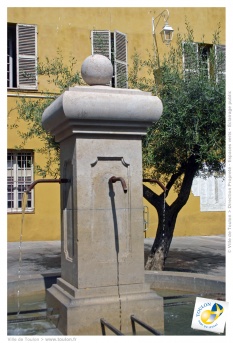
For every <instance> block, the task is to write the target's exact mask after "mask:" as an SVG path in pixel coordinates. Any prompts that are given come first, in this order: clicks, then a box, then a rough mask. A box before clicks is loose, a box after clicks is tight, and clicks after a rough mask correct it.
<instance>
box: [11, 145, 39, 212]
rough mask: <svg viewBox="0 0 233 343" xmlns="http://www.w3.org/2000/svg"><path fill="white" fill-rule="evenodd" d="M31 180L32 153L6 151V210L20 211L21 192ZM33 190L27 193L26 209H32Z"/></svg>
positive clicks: (28, 210)
mask: <svg viewBox="0 0 233 343" xmlns="http://www.w3.org/2000/svg"><path fill="white" fill-rule="evenodd" d="M32 182H33V153H32V152H31V151H20V152H18V151H13V150H12V151H8V153H7V210H8V212H12V213H14V212H21V211H22V200H23V193H24V192H25V191H26V190H27V186H29V185H30V184H31V183H32ZM33 205H34V204H33V191H31V192H30V193H29V194H28V200H27V205H26V211H27V212H31V211H33V207H34V206H33Z"/></svg>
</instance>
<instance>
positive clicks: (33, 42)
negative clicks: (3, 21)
mask: <svg viewBox="0 0 233 343" xmlns="http://www.w3.org/2000/svg"><path fill="white" fill-rule="evenodd" d="M36 69H37V27H36V26H35V25H25V24H8V25H7V87H8V88H24V89H37V71H36Z"/></svg>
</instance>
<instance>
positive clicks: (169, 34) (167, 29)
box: [152, 9, 174, 45]
mask: <svg viewBox="0 0 233 343" xmlns="http://www.w3.org/2000/svg"><path fill="white" fill-rule="evenodd" d="M161 17H163V19H164V22H165V25H164V27H163V29H162V31H161V32H160V34H161V37H162V41H163V43H165V44H166V45H169V44H170V43H171V41H172V38H173V32H174V30H173V28H172V27H171V26H170V25H169V24H168V19H169V11H168V10H167V9H166V10H164V11H163V12H161V13H160V14H159V15H158V16H157V17H155V18H152V33H153V36H155V29H156V27H157V26H158V23H159V21H160V18H161ZM157 18H158V21H157V23H156V25H155V19H157Z"/></svg>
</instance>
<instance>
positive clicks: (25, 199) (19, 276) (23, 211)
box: [17, 192, 28, 315]
mask: <svg viewBox="0 0 233 343" xmlns="http://www.w3.org/2000/svg"><path fill="white" fill-rule="evenodd" d="M27 200H28V194H27V193H26V192H25V193H23V197H22V217H21V226H20V238H19V267H18V290H17V304H18V315H19V314H20V279H21V266H22V243H23V227H24V217H25V212H26V206H27Z"/></svg>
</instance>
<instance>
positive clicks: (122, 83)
mask: <svg viewBox="0 0 233 343" xmlns="http://www.w3.org/2000/svg"><path fill="white" fill-rule="evenodd" d="M114 74H115V87H118V88H127V87H128V66H127V36H126V34H124V33H122V32H119V31H114Z"/></svg>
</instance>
